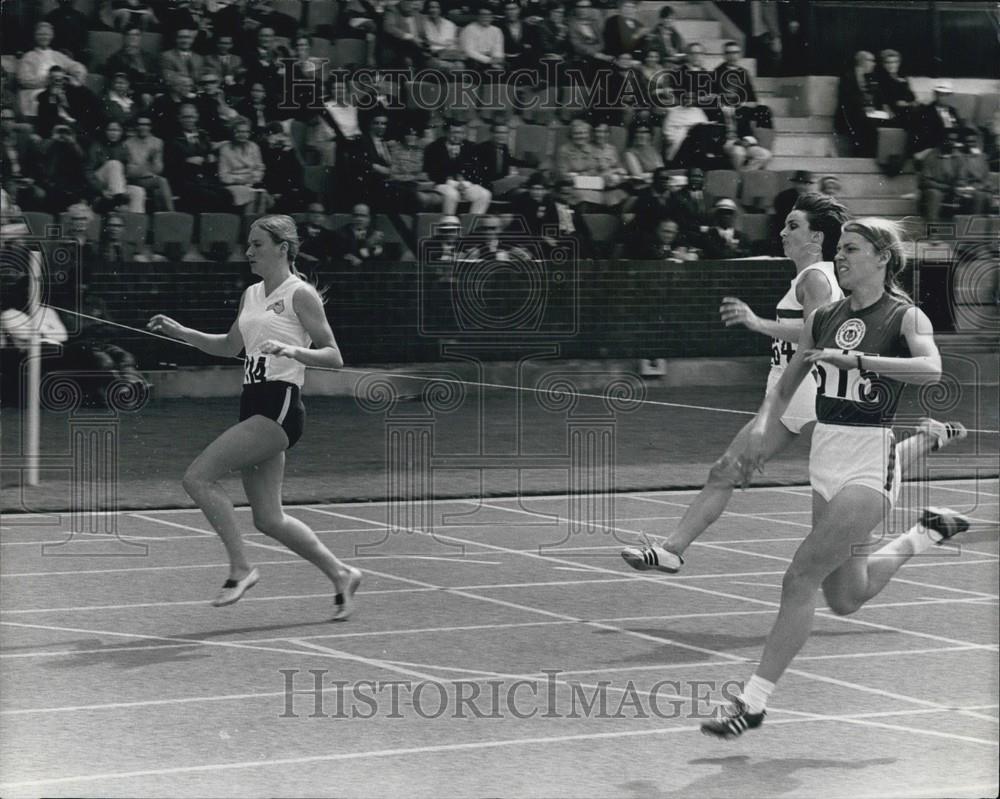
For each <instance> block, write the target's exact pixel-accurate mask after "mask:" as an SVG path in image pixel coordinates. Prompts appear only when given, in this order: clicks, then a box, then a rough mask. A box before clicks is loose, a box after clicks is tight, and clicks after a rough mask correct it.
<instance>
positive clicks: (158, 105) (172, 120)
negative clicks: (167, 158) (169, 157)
mask: <svg viewBox="0 0 1000 799" xmlns="http://www.w3.org/2000/svg"><path fill="white" fill-rule="evenodd" d="M196 99H197V97H196V96H195V94H194V81H192V80H191V78H189V77H188V76H187V75H177V76H175V77H174V79H173V80H172V81H168V83H167V91H166V92H164V93H163V94H161V95H158V96H157V97H156V99H155V100H153V104H152V105H151V106H150V108H149V117H150V119H151V120H152V121H153V133H154V134H156V137H157V138H159V139H163V141H164V142H166V141H168V140H169V139H172V138H174V136H176V135H177V134H178V133H180V132H181V129H180V114H181V106H182V105H184V104H186V103H194V102H195V101H196Z"/></svg>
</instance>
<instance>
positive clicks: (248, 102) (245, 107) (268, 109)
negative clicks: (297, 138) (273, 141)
mask: <svg viewBox="0 0 1000 799" xmlns="http://www.w3.org/2000/svg"><path fill="white" fill-rule="evenodd" d="M234 110H235V111H236V114H237V116H238V117H241V118H243V119H245V120H247V121H248V122H249V123H250V131H251V134H252V136H253V138H254V139H260V138H261V137H263V136H264V132H265V131H266V130H267V126H268V125H270V124H271V123H272V122H277V121H278V120H280V119H281V114H280V112H279V110H278V104H277V103H276V102H275V101H274V100H273V99H272V98H271V97H269V96H268V94H267V89H266V88H264V84H263V83H260V82H259V81H258V82H256V83H252V84H250V88H249V91H248V92H247V96H246V97H245V98H244V99H243V100H241V101H240V102H238V103H237V104H236V106H235V108H234Z"/></svg>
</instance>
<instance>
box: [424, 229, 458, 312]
mask: <svg viewBox="0 0 1000 799" xmlns="http://www.w3.org/2000/svg"><path fill="white" fill-rule="evenodd" d="M461 236H462V224H461V222H459V220H458V217H457V216H443V217H441V219H440V221H439V222H438V223H437V224H436V225H435V226H434V228H433V233H432V235H431V237H430V238H429V239H426V240H423V241H421V242H420V251H421V263H422V264H424V265H425V266H428V267H430V269H431V275H432V276H433V277H435V278H437V279H438V280H439V281H446V282H447V281H449V280H450V279H451V277H452V274H453V271H452V270H453V269H454V267H455V265H456V264H457V263H458V257H459V253H460V252H461V249H462V240H461ZM442 299H444V298H442ZM434 305H435V307H433V308H428V309H427V310H428V312H429V313H431V314H438V313H442V312H443V311H444V308H446V307H447V306H448V305H450V301H449V302H448V303H441V304H434Z"/></svg>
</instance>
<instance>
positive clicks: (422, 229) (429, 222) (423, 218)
mask: <svg viewBox="0 0 1000 799" xmlns="http://www.w3.org/2000/svg"><path fill="white" fill-rule="evenodd" d="M441 216H442V214H417V245H418V246H419V245H420V242H421V241H424V240H425V239H429V238H431V237H432V236H433V235H434V226H435V225H437V223H438V222H440V221H441Z"/></svg>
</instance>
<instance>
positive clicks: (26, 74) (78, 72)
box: [17, 22, 87, 137]
mask: <svg viewBox="0 0 1000 799" xmlns="http://www.w3.org/2000/svg"><path fill="white" fill-rule="evenodd" d="M54 33H55V32H54V29H53V27H52V25H51V24H50V23H48V22H39V23H38V24H37V25H36V26H35V46H34V47H33V48H32V49H31V50H29V51H28V52H26V53H25V54H24V55H23V56H21V58H20V59H18V62H17V85H18V86H19V87H20V92H19V93H18V105H19V107H20V109H21V116H25V117H34V116H38V114H39V111H38V96H39V95H40V94H41V93H42V90H43V89H46V87H48V88H51V86H52V72H51V70H52V68H53V67H59V68H60V70H61V71H62V72H63V74H66V73H72V74H73V76H74V81H75V83H76V85H77V87H79V85H80V84H82V83H83V81H84V78H85V77H86V75H87V69H86V67H84V66H83V64H81V63H79V62H78V61H74V60H73V59H72V58H70V57H69V56H68V55H66V54H65V53H61V52H59V51H58V50H53V49H52V47H51V46H50V45H51V44H52V38H53V36H54ZM44 136H45V137H47V136H48V134H47V133H46V134H44Z"/></svg>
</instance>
